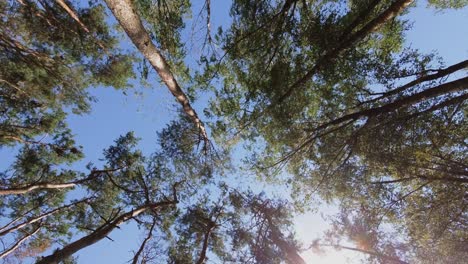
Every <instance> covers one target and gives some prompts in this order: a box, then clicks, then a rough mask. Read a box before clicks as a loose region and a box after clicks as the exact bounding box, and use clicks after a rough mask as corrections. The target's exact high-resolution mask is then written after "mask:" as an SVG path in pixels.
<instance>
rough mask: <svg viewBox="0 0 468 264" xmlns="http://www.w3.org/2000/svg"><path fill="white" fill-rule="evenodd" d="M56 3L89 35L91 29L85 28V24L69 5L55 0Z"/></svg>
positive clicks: (60, 0) (62, 0)
mask: <svg viewBox="0 0 468 264" xmlns="http://www.w3.org/2000/svg"><path fill="white" fill-rule="evenodd" d="M55 2H57V4H58V5H59V6H61V7H62V8H63V9H64V10H65V11H66V12H67V13H68V15H70V16H71V17H72V18H73V20H75V21H76V22H77V23H78V24H79V25H80V26H81V28H82V29H83V30H84V31H85V32H86V33H89V29H88V28H87V27H86V26H85V24H83V22H81V20H80V18H79V17H78V15H77V14H76V12H75V11H74V10H73V9H71V8H70V7H69V6H68V5H67V3H65V1H64V0H55Z"/></svg>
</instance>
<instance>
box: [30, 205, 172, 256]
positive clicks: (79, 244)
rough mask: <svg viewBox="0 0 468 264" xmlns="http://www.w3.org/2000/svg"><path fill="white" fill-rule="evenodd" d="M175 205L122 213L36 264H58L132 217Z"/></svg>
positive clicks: (145, 207)
mask: <svg viewBox="0 0 468 264" xmlns="http://www.w3.org/2000/svg"><path fill="white" fill-rule="evenodd" d="M175 203H176V201H167V202H159V203H153V204H148V205H143V206H141V207H138V208H136V209H135V210H132V211H129V212H127V213H124V214H122V215H120V216H119V217H117V218H116V219H115V220H113V221H112V222H110V223H108V224H105V225H103V226H101V227H100V228H98V229H97V230H96V231H94V232H92V233H91V234H89V235H87V236H85V237H82V238H80V239H78V240H76V241H75V242H72V243H70V244H68V245H66V246H64V247H63V248H62V249H59V250H56V251H55V252H54V253H52V254H51V255H49V256H46V257H43V258H42V259H41V260H39V261H38V262H36V264H58V263H59V262H60V261H62V260H64V259H65V258H67V257H69V256H71V255H73V254H74V253H76V252H78V251H80V250H81V249H83V248H86V247H88V246H91V245H93V244H95V243H97V242H99V241H100V240H102V239H103V238H105V237H106V236H108V235H109V234H110V233H111V232H112V231H113V230H114V229H115V228H117V227H118V226H119V225H121V224H123V223H125V222H126V221H128V220H130V219H132V218H133V217H136V216H138V215H139V214H141V213H143V212H145V211H147V210H150V209H156V208H158V207H162V206H169V205H173V204H175Z"/></svg>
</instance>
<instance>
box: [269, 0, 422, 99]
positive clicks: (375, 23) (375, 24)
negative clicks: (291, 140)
mask: <svg viewBox="0 0 468 264" xmlns="http://www.w3.org/2000/svg"><path fill="white" fill-rule="evenodd" d="M413 1H414V0H397V1H395V2H394V3H393V4H392V5H391V6H390V7H389V8H388V9H387V10H385V11H384V12H383V13H382V14H380V15H379V16H378V17H376V18H374V19H373V20H372V21H370V22H369V23H367V24H366V25H365V26H364V27H363V28H362V29H361V30H359V31H357V32H356V33H354V34H352V35H351V36H350V37H348V38H343V39H344V40H343V41H342V42H341V43H339V45H338V47H336V48H334V49H332V50H330V51H329V52H327V53H326V54H325V55H324V56H323V57H321V58H319V59H318V60H317V62H316V63H315V66H314V67H313V68H312V69H311V70H310V71H309V72H307V73H306V74H305V75H304V76H303V77H302V78H300V79H299V80H297V81H296V82H295V83H293V84H292V85H291V86H290V87H288V89H287V90H286V92H285V93H284V94H283V95H282V96H281V97H280V98H279V99H278V100H277V103H281V102H282V101H284V100H285V99H286V98H288V97H289V96H290V95H291V94H292V93H293V91H294V90H296V89H297V88H298V87H299V86H301V85H303V84H304V83H305V82H307V81H308V80H310V79H311V78H312V77H313V76H314V75H315V74H316V73H317V72H318V71H319V70H320V69H321V68H322V67H323V66H325V65H327V64H329V63H330V62H331V61H333V60H334V59H336V58H337V57H339V56H340V54H341V53H342V52H344V51H345V50H346V49H349V48H351V47H352V46H353V45H354V44H355V43H356V42H358V41H359V40H361V39H363V38H365V37H366V36H367V35H369V34H371V33H373V32H375V31H377V30H378V29H379V28H380V27H382V26H383V25H384V24H385V23H386V22H387V21H389V20H390V19H392V18H394V17H396V16H397V15H398V14H399V13H401V12H402V11H403V10H404V9H405V8H406V7H408V6H409V5H410V4H411V3H413Z"/></svg>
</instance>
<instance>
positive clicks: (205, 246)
mask: <svg viewBox="0 0 468 264" xmlns="http://www.w3.org/2000/svg"><path fill="white" fill-rule="evenodd" d="M214 227H215V226H214V223H212V224H211V225H209V226H208V231H207V232H206V233H205V237H204V239H203V246H202V250H201V252H200V256H199V257H198V260H197V263H196V264H203V263H204V262H205V259H206V251H207V250H208V242H209V239H210V235H211V232H212V231H213V229H214Z"/></svg>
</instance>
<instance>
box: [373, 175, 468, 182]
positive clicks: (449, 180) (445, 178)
mask: <svg viewBox="0 0 468 264" xmlns="http://www.w3.org/2000/svg"><path fill="white" fill-rule="evenodd" d="M411 180H425V181H427V180H430V181H441V182H458V183H468V179H467V178H458V177H427V176H415V177H408V178H401V179H396V180H388V181H378V182H371V184H389V183H399V182H405V181H411Z"/></svg>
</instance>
